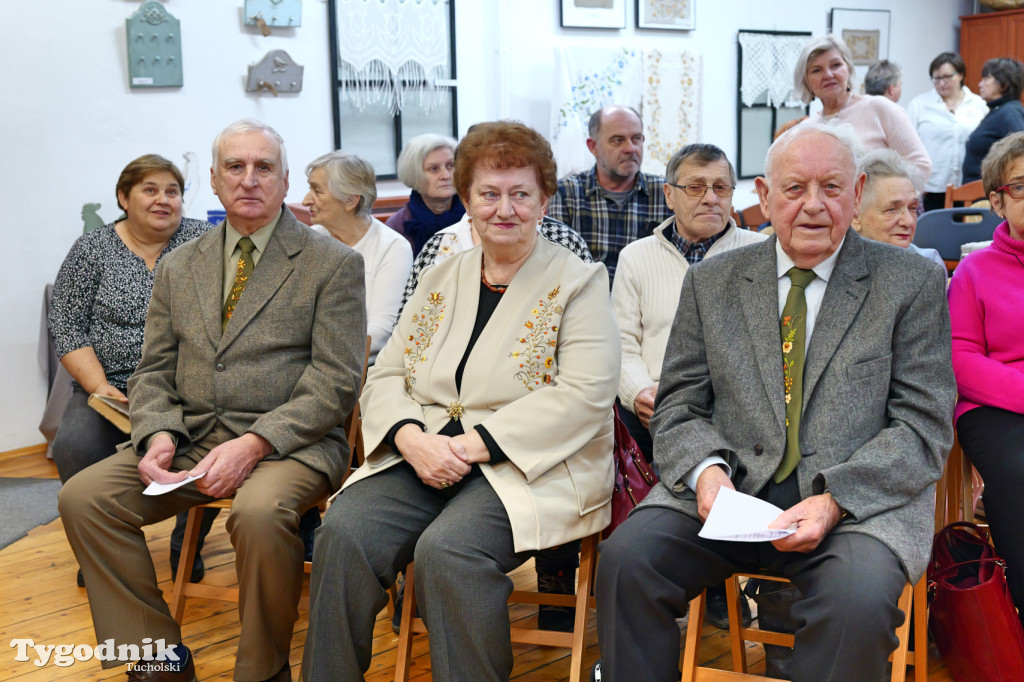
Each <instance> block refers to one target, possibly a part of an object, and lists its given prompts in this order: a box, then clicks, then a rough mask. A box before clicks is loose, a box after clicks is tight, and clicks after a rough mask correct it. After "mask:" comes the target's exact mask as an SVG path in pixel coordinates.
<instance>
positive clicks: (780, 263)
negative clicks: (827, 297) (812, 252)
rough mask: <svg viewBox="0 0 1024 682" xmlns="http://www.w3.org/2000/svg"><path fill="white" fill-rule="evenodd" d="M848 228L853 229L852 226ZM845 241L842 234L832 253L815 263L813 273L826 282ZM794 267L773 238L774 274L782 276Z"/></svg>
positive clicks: (844, 236) (780, 244)
mask: <svg viewBox="0 0 1024 682" xmlns="http://www.w3.org/2000/svg"><path fill="white" fill-rule="evenodd" d="M850 229H853V228H852V227H851V228H850ZM845 241H846V235H845V234H844V235H843V239H842V241H840V242H839V246H837V247H836V250H835V251H833V252H832V255H831V256H829V257H828V258H826V259H825V260H823V261H821V262H820V263H818V264H817V265H815V266H814V267H813V268H811V270H814V274H815V275H817V276H818V277H820V278H821V279H823V280H824V281H825V283H826V284H827V283H828V280H829V278H830V277H831V276H832V271H833V270H835V268H836V259H837V258H838V257H839V252H840V251H842V250H843V243H844V242H845ZM794 267H796V263H794V262H793V259H792V258H790V257H789V254H788V253H786V252H785V251H783V250H782V242H780V241H779V240H778V237H776V239H775V270H776V276H777V277H778V278H780V279H781V278H782V277H785V276H786V273H787V272H789V269H790V268H794Z"/></svg>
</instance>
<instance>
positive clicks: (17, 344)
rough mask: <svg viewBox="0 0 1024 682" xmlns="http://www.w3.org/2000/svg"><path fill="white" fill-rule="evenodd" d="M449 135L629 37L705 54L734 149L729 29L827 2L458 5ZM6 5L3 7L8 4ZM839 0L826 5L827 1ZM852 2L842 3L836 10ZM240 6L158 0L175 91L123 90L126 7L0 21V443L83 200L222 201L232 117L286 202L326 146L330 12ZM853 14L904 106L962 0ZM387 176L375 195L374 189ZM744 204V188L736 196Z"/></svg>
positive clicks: (223, 1) (198, 205)
mask: <svg viewBox="0 0 1024 682" xmlns="http://www.w3.org/2000/svg"><path fill="white" fill-rule="evenodd" d="M456 2H457V19H456V35H457V41H458V45H457V50H458V62H457V65H458V77H459V78H458V80H459V86H460V87H459V127H460V130H461V131H465V129H466V128H467V127H468V126H469V125H471V124H473V123H475V122H477V121H483V120H490V119H495V118H504V117H512V118H517V119H520V120H522V121H524V122H525V123H528V124H529V125H532V126H534V127H536V128H537V129H538V130H540V131H541V132H544V133H546V132H547V131H548V128H549V120H550V107H551V101H550V91H551V84H552V82H553V78H554V73H553V62H554V54H553V49H554V46H555V45H561V44H565V45H584V46H593V45H628V46H638V47H644V48H648V47H658V48H661V49H666V50H672V49H676V50H678V49H687V50H695V51H698V52H700V53H701V54H702V55H703V70H704V73H703V89H702V100H703V105H702V113H701V117H702V139H703V140H705V141H709V142H714V143H715V144H718V145H720V146H721V147H722V148H723V149H725V150H726V152H727V153H728V154H729V155H730V157H732V158H734V157H735V153H736V117H735V107H736V103H735V97H736V59H737V50H736V31H737V30H739V29H755V30H780V31H781V30H786V31H811V32H813V33H815V34H821V33H823V32H824V31H825V30H826V27H827V25H828V11H829V9H830V8H831V7H832V6H834V5H835V4H836V3H834V2H824V1H821V0H775V1H773V2H765V1H764V0H699V1H698V2H697V30H696V31H693V32H675V31H652V30H639V29H636V28H632V26H634V25H635V17H634V11H635V3H634V2H633V1H632V0H625V2H626V5H627V12H628V17H627V26H629V28H626V29H624V30H621V31H614V30H588V29H563V28H561V27H560V26H559V13H558V0H456ZM5 4H12V3H5ZM840 4H841V3H840ZM846 4H850V3H846ZM242 5H243V2H242V0H235V1H233V2H228V1H227V0H216V1H211V0H207V1H205V2H200V1H198V0H190V1H186V0H168V1H167V2H166V3H165V7H166V8H167V9H168V11H169V12H171V13H172V14H174V15H175V16H176V17H177V18H178V19H179V20H181V26H182V42H183V66H184V83H185V85H184V87H182V88H168V89H163V90H158V91H143V90H136V91H132V90H131V89H130V88H128V85H127V75H126V65H125V62H126V57H125V43H124V25H125V24H124V21H125V18H127V17H128V16H129V15H130V14H131V13H132V12H134V11H135V10H136V9H137V8H138V6H139V2H137V0H103V1H99V0H93V1H92V2H82V0H48V1H46V2H42V1H29V2H20V3H17V4H16V5H13V6H12V7H5V14H4V20H3V21H2V22H0V63H3V64H4V65H5V67H6V68H5V70H4V94H3V96H2V97H0V131H3V139H4V147H5V152H6V153H5V155H4V159H3V164H2V165H0V188H2V189H0V196H2V197H3V199H4V205H5V208H6V211H7V219H6V220H5V223H4V226H3V228H2V229H3V234H4V237H5V239H4V246H5V248H3V249H2V250H0V292H2V294H0V296H2V298H0V321H2V322H0V324H2V327H0V377H2V384H0V386H2V389H3V390H0V451H3V450H8V449H12V448H17V447H22V446H26V445H30V444H33V443H38V442H41V440H42V438H41V437H40V435H39V433H38V431H37V430H36V426H37V424H38V421H39V417H40V415H41V413H42V409H43V404H44V400H45V393H46V389H45V385H44V377H43V373H42V371H41V370H40V369H39V367H38V365H37V363H36V352H37V344H38V334H39V317H40V310H41V301H42V291H43V287H44V285H45V284H46V283H47V282H49V281H52V280H53V277H54V275H55V274H56V271H57V268H58V267H59V266H60V263H61V260H62V259H63V258H64V255H65V254H66V253H67V250H68V248H69V247H70V245H71V243H72V241H73V240H74V239H75V238H76V237H77V236H78V235H79V234H80V233H81V227H82V223H81V219H80V211H81V207H82V205H83V204H85V203H88V202H97V201H98V202H100V203H102V205H103V206H102V208H101V209H100V211H99V213H100V215H101V216H103V217H104V218H105V219H107V220H111V219H113V218H114V217H116V216H117V215H118V212H117V211H116V203H115V201H114V184H115V182H116V180H117V175H118V173H119V172H120V170H121V169H122V168H123V167H124V165H125V164H126V163H127V162H128V161H130V160H131V159H133V158H135V157H136V156H138V155H140V154H143V153H147V152H156V153H160V154H163V155H164V156H166V157H168V158H170V159H172V160H174V161H176V162H181V160H182V159H181V154H182V153H184V152H186V151H194V152H196V153H197V154H198V157H199V160H200V166H201V170H200V174H199V178H200V182H199V185H200V189H199V192H198V194H197V197H196V199H195V201H194V203H193V204H192V210H191V213H190V214H191V215H194V216H199V217H202V216H204V215H205V212H206V210H207V209H210V208H219V204H218V203H217V201H216V197H214V196H213V195H212V193H211V192H210V189H209V182H208V177H209V175H208V171H207V170H206V169H207V168H208V166H209V163H210V152H209V146H210V141H211V140H212V139H213V136H214V135H215V134H216V132H217V131H218V130H219V129H220V128H222V127H223V126H224V125H226V124H227V123H229V122H231V121H232V120H234V119H237V118H240V117H243V116H252V117H256V118H260V119H262V120H265V121H267V122H268V123H270V124H271V125H273V126H274V127H275V128H277V129H278V130H279V131H280V132H281V134H282V135H283V136H284V139H285V141H286V142H287V144H288V154H289V160H290V163H291V166H292V178H291V180H292V185H291V189H290V191H289V194H288V201H289V202H297V201H300V200H301V198H302V196H303V194H304V193H305V181H304V176H303V172H302V169H303V167H304V166H305V164H306V162H308V161H309V160H310V159H312V158H314V157H315V156H317V155H319V154H321V153H323V152H324V151H326V150H328V149H330V148H331V146H332V142H333V135H332V129H331V100H330V91H329V82H330V74H329V57H328V48H327V7H326V4H325V2H324V0H305V2H304V3H303V17H302V26H301V27H300V28H296V29H289V30H280V29H278V30H275V31H274V33H273V35H271V36H270V37H268V38H264V37H263V36H262V35H260V34H259V32H258V31H256V30H255V29H251V28H247V27H243V26H242V25H241V14H242V9H241V8H242ZM857 5H858V7H860V8H862V9H889V10H891V11H892V31H891V32H892V40H891V45H890V54H889V57H890V59H892V60H893V61H895V62H897V63H899V64H900V65H901V66H902V67H903V69H904V92H905V95H904V97H905V98H906V100H907V101H909V99H910V98H912V97H913V96H914V95H916V94H918V93H919V92H922V91H924V90H925V89H926V88H928V87H930V83H929V81H928V79H927V65H928V63H929V62H930V61H931V59H932V58H933V57H934V56H935V55H936V54H938V53H939V52H941V51H944V50H949V49H956V46H957V42H958V39H957V36H958V24H959V22H958V20H957V17H958V16H959V15H961V14H967V13H970V11H971V9H972V8H971V3H970V1H969V0H861V1H860V2H859V3H857ZM278 48H280V49H285V50H287V51H288V53H289V54H290V55H291V56H292V57H293V58H294V59H295V61H297V62H298V63H299V64H302V65H304V66H305V67H306V70H305V75H304V85H303V88H304V89H303V92H302V93H301V94H299V95H282V96H281V97H278V98H276V99H275V98H273V97H272V96H270V95H268V94H262V95H258V96H254V95H248V94H246V93H244V92H243V84H244V79H245V75H246V67H247V65H248V64H250V63H253V62H255V61H257V60H258V59H260V58H261V57H262V56H263V55H264V54H266V52H267V51H269V50H271V49H278ZM399 190H400V187H399V186H397V183H387V184H385V185H384V186H382V187H381V194H382V195H386V194H389V193H395V192H397V191H399ZM751 203H754V198H753V196H752V195H751V194H750V193H749V183H747V185H746V186H743V187H741V188H740V190H739V191H738V193H737V198H736V204H737V205H738V206H746V205H749V204H751Z"/></svg>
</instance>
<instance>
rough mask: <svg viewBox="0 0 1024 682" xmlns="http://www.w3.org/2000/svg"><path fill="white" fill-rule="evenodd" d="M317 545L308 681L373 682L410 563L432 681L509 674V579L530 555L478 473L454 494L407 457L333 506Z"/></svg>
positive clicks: (480, 680) (481, 680) (478, 680)
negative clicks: (379, 642)
mask: <svg viewBox="0 0 1024 682" xmlns="http://www.w3.org/2000/svg"><path fill="white" fill-rule="evenodd" d="M313 552H314V554H313V575H312V580H311V582H310V595H309V599H310V606H309V630H308V632H307V634H306V648H305V654H304V656H303V659H302V677H303V679H304V680H306V681H307V682H320V681H324V682H336V681H339V680H341V681H345V680H362V679H363V675H364V673H365V672H366V670H367V669H368V668H369V667H370V658H371V648H372V642H373V623H374V619H375V618H376V615H377V613H379V612H380V610H381V609H382V608H383V607H384V604H385V602H386V601H387V594H386V592H385V590H386V589H387V588H388V587H389V586H390V585H392V584H393V583H394V582H395V576H396V575H397V573H398V572H399V571H401V570H403V569H404V568H405V566H406V565H407V564H408V563H409V562H410V561H412V560H415V561H416V595H417V600H418V602H419V607H420V610H421V612H422V614H423V618H424V620H425V621H426V624H427V628H428V630H429V631H430V660H431V665H432V668H433V670H432V674H433V676H434V679H436V680H445V681H446V682H460V681H465V682H488V681H494V682H498V681H504V680H508V678H509V676H510V675H511V673H512V645H511V643H510V641H509V637H510V632H509V621H508V597H509V595H510V594H511V593H512V580H511V579H510V578H509V577H508V576H507V575H505V574H506V573H507V572H508V571H511V570H512V569H514V568H516V567H517V566H519V565H521V564H522V563H523V562H524V561H526V559H528V558H529V557H530V553H516V551H515V549H514V547H513V542H512V527H511V525H510V522H509V519H508V515H507V514H506V513H505V508H504V507H503V506H502V504H501V500H499V499H498V496H497V494H496V493H495V492H494V489H493V488H491V485H490V483H488V482H487V479H486V478H484V476H483V475H482V474H480V473H479V470H478V469H477V470H475V471H474V472H473V473H471V474H470V476H469V477H467V478H465V479H463V480H462V481H460V482H459V483H458V484H456V485H455V486H453V487H452V488H449V489H447V490H436V489H434V488H430V487H428V486H426V485H424V484H423V483H422V482H421V481H420V480H419V478H418V477H417V476H416V473H415V471H414V470H413V468H412V467H411V466H410V465H408V464H406V463H402V464H398V465H396V466H393V467H391V468H389V469H387V470H385V471H382V472H381V473H379V474H376V475H374V476H371V477H369V478H366V479H363V480H361V481H358V482H356V483H354V484H353V485H352V486H351V487H350V488H348V489H347V490H345V492H344V493H342V494H341V495H340V496H339V497H338V498H337V499H336V500H335V501H334V503H333V504H332V505H331V506H330V508H329V509H328V510H327V514H326V515H325V516H324V521H323V525H322V526H320V528H319V529H318V530H317V531H316V542H315V543H314V550H313Z"/></svg>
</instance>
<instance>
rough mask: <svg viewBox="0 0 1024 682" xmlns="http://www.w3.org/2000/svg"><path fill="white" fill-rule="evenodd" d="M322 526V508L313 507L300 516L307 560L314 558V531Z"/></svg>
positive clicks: (303, 545)
mask: <svg viewBox="0 0 1024 682" xmlns="http://www.w3.org/2000/svg"><path fill="white" fill-rule="evenodd" d="M319 527H320V510H319V509H317V508H316V507H311V508H309V509H307V510H306V513H304V514H303V515H302V516H301V517H299V537H301V538H302V549H303V550H304V552H305V556H306V561H312V560H313V533H314V532H315V531H316V529H317V528H319Z"/></svg>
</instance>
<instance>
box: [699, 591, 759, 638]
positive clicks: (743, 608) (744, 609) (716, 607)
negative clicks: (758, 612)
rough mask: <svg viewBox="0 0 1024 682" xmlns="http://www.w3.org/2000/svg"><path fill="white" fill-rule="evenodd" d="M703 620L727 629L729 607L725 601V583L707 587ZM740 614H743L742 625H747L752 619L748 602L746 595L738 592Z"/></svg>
mask: <svg viewBox="0 0 1024 682" xmlns="http://www.w3.org/2000/svg"><path fill="white" fill-rule="evenodd" d="M704 603H705V606H704V620H705V621H706V622H708V623H711V624H712V625H714V626H715V627H716V628H720V629H722V630H728V629H729V608H728V606H726V602H725V585H715V586H714V587H709V588H708V589H707V592H706V593H705V594H704ZM740 614H741V615H742V616H743V627H749V626H750V623H751V622H752V621H753V617H752V616H751V614H750V603H749V602H747V596H746V595H745V594H743V593H740Z"/></svg>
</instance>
